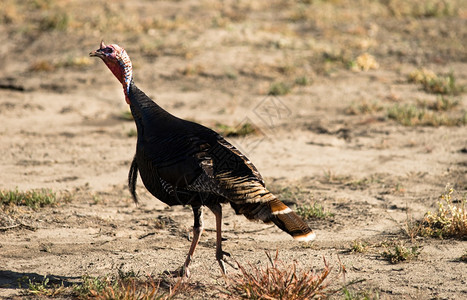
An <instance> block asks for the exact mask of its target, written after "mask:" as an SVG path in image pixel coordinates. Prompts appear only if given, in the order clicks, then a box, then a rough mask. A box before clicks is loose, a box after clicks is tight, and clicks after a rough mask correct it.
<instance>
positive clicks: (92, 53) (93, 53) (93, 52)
mask: <svg viewBox="0 0 467 300" xmlns="http://www.w3.org/2000/svg"><path fill="white" fill-rule="evenodd" d="M89 56H96V57H100V58H102V57H103V56H104V53H102V52H101V49H97V50H96V51H92V52H91V53H89Z"/></svg>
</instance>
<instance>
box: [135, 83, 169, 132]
mask: <svg viewBox="0 0 467 300" xmlns="http://www.w3.org/2000/svg"><path fill="white" fill-rule="evenodd" d="M128 98H129V99H130V110H131V114H132V115H133V118H134V120H135V122H136V125H137V127H138V130H140V129H142V128H140V126H143V124H145V125H149V123H151V125H156V128H157V127H159V126H157V123H160V124H161V125H162V124H164V123H166V122H167V121H168V120H169V119H173V118H175V117H174V116H173V115H171V114H170V113H168V112H167V111H166V110H164V109H163V108H162V107H160V106H159V105H157V103H155V102H154V101H153V100H152V99H151V98H149V97H148V96H147V95H146V94H145V93H144V92H143V91H141V90H140V89H139V88H138V87H137V86H136V85H135V84H134V83H133V81H131V83H130V88H129V95H128ZM154 123H156V124H154Z"/></svg>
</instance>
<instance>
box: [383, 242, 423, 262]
mask: <svg viewBox="0 0 467 300" xmlns="http://www.w3.org/2000/svg"><path fill="white" fill-rule="evenodd" d="M419 250H420V246H416V245H414V246H411V247H406V246H404V244H403V243H402V242H401V243H398V244H395V245H394V249H393V250H391V249H386V250H384V252H383V253H381V255H382V256H383V257H384V258H386V259H387V260H388V261H389V262H390V263H392V264H397V263H400V262H403V261H408V260H412V259H416V258H417V257H418V256H419V255H420V251H419Z"/></svg>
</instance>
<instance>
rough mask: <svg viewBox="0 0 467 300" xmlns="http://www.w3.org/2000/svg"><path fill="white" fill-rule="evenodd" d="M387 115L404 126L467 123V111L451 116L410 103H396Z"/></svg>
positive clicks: (457, 124) (458, 124)
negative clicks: (458, 115) (457, 115)
mask: <svg viewBox="0 0 467 300" xmlns="http://www.w3.org/2000/svg"><path fill="white" fill-rule="evenodd" d="M387 117H388V118H389V119H393V120H395V121H397V122H398V123H400V124H402V125H404V126H460V125H466V124H467V112H465V113H464V114H463V116H461V117H450V116H448V115H446V114H437V113H435V112H433V111H431V110H427V109H424V108H418V107H417V106H415V105H409V104H406V105H399V104H396V105H394V106H393V107H390V108H389V109H388V111H387Z"/></svg>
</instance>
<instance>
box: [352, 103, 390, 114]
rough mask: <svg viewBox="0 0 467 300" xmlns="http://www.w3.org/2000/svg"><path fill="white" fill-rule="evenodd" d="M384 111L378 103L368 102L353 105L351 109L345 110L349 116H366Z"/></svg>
mask: <svg viewBox="0 0 467 300" xmlns="http://www.w3.org/2000/svg"><path fill="white" fill-rule="evenodd" d="M382 110H383V106H381V105H380V104H379V103H377V102H376V101H373V102H368V101H362V102H360V103H358V104H357V103H352V104H351V105H350V106H349V107H347V108H346V109H345V113H346V114H348V115H366V114H372V113H375V112H379V111H382Z"/></svg>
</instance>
